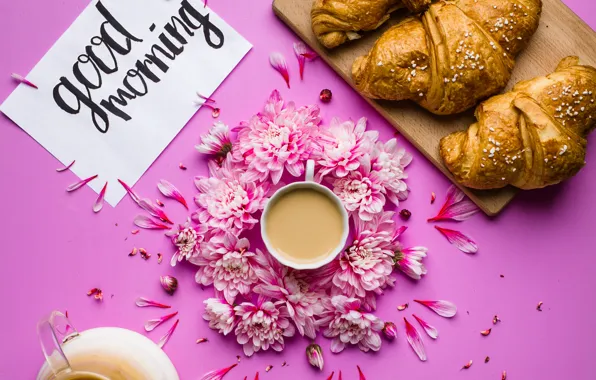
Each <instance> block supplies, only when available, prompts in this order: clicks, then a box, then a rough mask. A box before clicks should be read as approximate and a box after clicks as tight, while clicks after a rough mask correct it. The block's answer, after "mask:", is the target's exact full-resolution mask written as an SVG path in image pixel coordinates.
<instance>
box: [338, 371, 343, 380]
mask: <svg viewBox="0 0 596 380" xmlns="http://www.w3.org/2000/svg"><path fill="white" fill-rule="evenodd" d="M337 380H342V378H341V371H339V376H338V377H337Z"/></svg>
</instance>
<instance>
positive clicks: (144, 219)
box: [134, 215, 170, 230]
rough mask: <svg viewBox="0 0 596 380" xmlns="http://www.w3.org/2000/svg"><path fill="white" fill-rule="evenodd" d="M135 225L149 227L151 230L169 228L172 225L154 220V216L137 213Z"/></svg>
mask: <svg viewBox="0 0 596 380" xmlns="http://www.w3.org/2000/svg"><path fill="white" fill-rule="evenodd" d="M134 223H135V225H137V226H138V227H141V228H147V229H150V230H169V229H170V227H169V226H166V225H165V224H163V223H161V222H158V221H156V220H154V219H153V218H151V217H149V216H146V215H137V216H136V218H135V220H134Z"/></svg>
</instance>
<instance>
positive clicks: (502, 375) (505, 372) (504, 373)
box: [501, 371, 507, 380]
mask: <svg viewBox="0 0 596 380" xmlns="http://www.w3.org/2000/svg"><path fill="white" fill-rule="evenodd" d="M501 380H507V371H503V373H502V374H501Z"/></svg>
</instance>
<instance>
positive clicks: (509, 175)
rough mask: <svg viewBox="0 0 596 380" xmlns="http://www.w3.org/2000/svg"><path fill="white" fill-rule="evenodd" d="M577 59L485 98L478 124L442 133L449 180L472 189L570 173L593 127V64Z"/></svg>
mask: <svg viewBox="0 0 596 380" xmlns="http://www.w3.org/2000/svg"><path fill="white" fill-rule="evenodd" d="M578 62H579V59H578V58H577V57H567V58H565V59H564V60H562V61H561V63H560V64H559V66H558V67H557V69H556V71H555V72H554V73H552V74H550V75H548V76H546V77H539V78H534V79H532V80H528V81H523V82H519V83H518V84H517V85H515V87H513V90H512V91H511V92H508V93H505V94H503V95H498V96H495V97H493V98H491V99H489V100H487V101H485V102H484V103H482V104H480V105H479V106H478V108H477V109H476V118H477V119H478V122H477V123H474V124H472V125H471V126H470V128H469V129H468V130H467V131H462V132H455V133H452V134H450V135H448V136H446V137H444V138H443V139H442V140H441V145H440V153H441V157H442V158H443V161H444V162H445V164H446V165H447V168H448V169H449V171H451V173H453V175H454V176H455V179H456V180H457V181H458V182H460V183H462V184H463V185H465V186H468V187H472V188H475V189H495V188H501V187H504V186H506V185H509V184H511V185H513V186H516V187H518V188H520V189H535V188H541V187H544V186H548V185H553V184H556V183H559V182H561V181H563V180H565V179H567V178H569V177H572V176H574V175H575V174H576V173H577V172H578V171H579V170H580V169H581V168H582V167H583V166H584V164H585V162H584V160H585V156H586V136H587V135H588V133H590V132H591V131H592V130H593V129H594V127H595V126H596V125H595V124H594V119H596V103H595V98H596V69H595V68H593V67H590V66H579V65H578Z"/></svg>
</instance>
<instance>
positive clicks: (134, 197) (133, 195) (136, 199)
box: [118, 179, 141, 204]
mask: <svg viewBox="0 0 596 380" xmlns="http://www.w3.org/2000/svg"><path fill="white" fill-rule="evenodd" d="M118 182H120V184H121V185H122V187H124V190H126V192H127V193H128V195H130V198H131V199H132V200H133V201H134V202H135V203H137V204H138V203H139V200H140V199H141V198H140V197H139V195H138V194H137V193H136V192H135V191H134V190H133V189H132V188H131V187H130V186H128V185H127V184H126V183H125V182H124V181H123V180H121V179H119V180H118Z"/></svg>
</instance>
